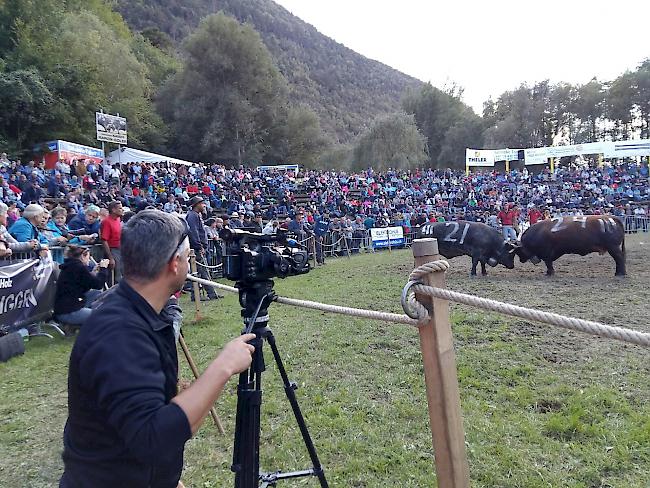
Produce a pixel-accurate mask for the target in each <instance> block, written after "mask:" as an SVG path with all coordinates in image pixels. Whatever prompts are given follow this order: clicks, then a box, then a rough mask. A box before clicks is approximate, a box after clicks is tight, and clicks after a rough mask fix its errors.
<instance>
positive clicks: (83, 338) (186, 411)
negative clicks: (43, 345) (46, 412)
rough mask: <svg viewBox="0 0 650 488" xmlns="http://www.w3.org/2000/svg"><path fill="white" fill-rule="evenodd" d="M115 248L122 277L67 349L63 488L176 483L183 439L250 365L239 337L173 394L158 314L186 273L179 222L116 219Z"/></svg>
mask: <svg viewBox="0 0 650 488" xmlns="http://www.w3.org/2000/svg"><path fill="white" fill-rule="evenodd" d="M121 249H122V259H123V263H124V280H122V281H120V283H119V284H118V285H117V286H116V287H114V288H113V289H112V290H110V291H109V292H107V293H106V294H105V295H104V296H103V297H102V299H101V300H99V301H98V302H95V303H96V305H95V308H94V310H93V312H92V315H91V316H90V317H89V319H88V320H87V321H86V323H85V325H84V327H82V328H81V332H80V333H79V336H78V339H77V342H76V344H75V345H74V348H73V350H72V353H71V355H70V370H69V378H68V421H67V423H66V427H65V432H64V436H63V438H64V450H63V461H64V464H65V471H64V473H63V477H62V478H61V483H60V486H61V487H63V488H72V487H74V488H85V487H92V488H109V487H111V488H112V487H116V486H118V487H124V488H126V487H150V488H176V487H177V486H182V485H179V480H180V476H181V471H182V469H183V450H184V445H185V442H187V440H188V439H189V438H190V437H191V436H192V435H193V434H195V433H196V431H197V430H198V428H199V426H200V425H201V423H202V421H203V419H204V417H205V416H206V414H207V413H208V411H209V409H210V407H211V406H212V405H213V404H214V402H215V400H216V399H217V398H218V397H219V395H220V393H221V391H222V390H223V388H224V385H225V384H226V382H227V381H228V379H229V378H230V377H231V376H232V375H233V374H235V373H238V372H240V371H243V370H244V369H246V368H248V366H249V365H250V363H251V354H252V352H253V350H254V348H253V346H251V345H249V344H247V343H246V341H248V340H251V339H253V338H254V337H255V336H254V334H246V335H243V336H240V337H238V338H236V339H234V340H233V341H231V342H230V343H228V344H227V345H226V346H225V347H224V349H223V351H222V352H221V354H219V356H218V357H217V358H216V359H215V360H214V361H213V362H212V363H211V364H210V365H209V366H208V368H207V369H206V371H205V372H204V373H203V375H202V376H201V377H200V378H199V379H198V380H196V382H195V383H194V384H193V385H192V386H190V387H189V388H188V389H187V390H184V391H183V392H182V393H180V394H177V393H176V391H177V389H176V385H177V381H178V358H177V355H176V345H175V337H174V329H173V321H172V319H170V318H169V317H168V316H167V315H165V314H161V311H162V310H163V308H164V307H165V305H166V304H167V302H168V300H169V297H170V295H172V294H173V293H175V292H177V291H178V290H180V289H181V287H182V286H183V283H185V280H186V277H187V271H188V256H189V252H190V246H189V239H188V229H187V227H186V226H185V225H184V223H183V221H182V220H181V219H180V218H178V217H176V216H174V215H172V214H167V213H164V212H161V211H159V210H144V211H142V212H140V213H138V214H137V215H135V216H134V217H133V218H131V219H130V220H129V222H128V223H127V224H125V226H124V228H123V232H122V240H121Z"/></svg>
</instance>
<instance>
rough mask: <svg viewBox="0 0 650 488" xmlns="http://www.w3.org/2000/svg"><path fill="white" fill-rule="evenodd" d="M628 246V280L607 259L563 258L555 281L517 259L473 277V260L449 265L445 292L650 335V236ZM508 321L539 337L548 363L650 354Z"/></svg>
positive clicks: (630, 240) (628, 238) (632, 238)
mask: <svg viewBox="0 0 650 488" xmlns="http://www.w3.org/2000/svg"><path fill="white" fill-rule="evenodd" d="M625 244H626V252H627V276H626V277H624V278H620V277H615V276H614V269H615V264H614V260H613V259H612V258H611V257H610V256H609V255H608V254H605V255H599V254H597V253H593V254H590V255H588V256H577V255H566V256H563V257H561V258H560V259H559V260H557V261H556V262H555V271H556V274H555V276H553V277H548V276H546V274H545V272H546V266H544V264H543V263H540V264H539V265H536V266H535V265H533V264H531V263H525V264H522V263H519V262H518V259H516V267H515V269H513V270H508V269H506V268H504V267H503V266H498V267H496V268H489V267H488V276H485V277H483V276H478V277H470V275H469V270H470V265H471V260H470V258H469V257H467V256H462V257H458V258H453V259H451V260H450V264H451V269H450V270H449V271H448V272H447V286H448V287H449V288H450V289H453V290H456V291H462V292H466V293H471V294H475V295H478V296H483V297H486V298H492V299H495V300H500V301H505V302H510V303H514V304H516V305H521V306H525V307H530V308H537V309H541V310H544V311H549V312H556V313H559V314H563V315H568V316H572V317H578V318H582V319H587V320H595V321H598V322H601V323H604V324H607V325H613V326H619V327H628V328H632V329H636V330H639V331H643V332H650V320H649V315H650V314H649V313H648V312H649V311H650V234H639V235H628V236H626V241H625ZM405 271H406V268H405ZM479 273H480V268H479ZM452 310H460V311H465V312H470V313H477V309H474V308H471V307H466V306H464V305H453V307H452ZM510 320H511V321H512V322H513V323H514V324H516V327H513V331H516V333H519V334H522V335H527V336H533V337H536V339H537V340H536V342H537V343H538V344H539V345H540V347H543V349H544V351H543V354H544V357H546V358H547V359H548V360H549V361H552V362H559V363H565V362H573V361H582V360H584V359H585V357H588V358H590V359H592V358H594V357H604V356H607V357H609V358H611V359H613V360H614V361H615V360H616V358H617V357H620V353H621V351H624V350H627V349H630V348H633V349H635V350H636V351H634V353H635V354H637V355H638V354H648V353H649V352H650V350H648V349H642V348H640V347H637V346H631V345H626V344H623V343H620V342H618V341H613V340H610V339H607V340H605V339H600V338H594V337H592V336H587V335H584V334H581V333H577V332H572V331H567V330H564V329H560V328H557V327H554V326H547V325H537V324H531V323H527V322H526V321H524V320H522V319H517V318H512V319H510ZM649 371H650V368H649Z"/></svg>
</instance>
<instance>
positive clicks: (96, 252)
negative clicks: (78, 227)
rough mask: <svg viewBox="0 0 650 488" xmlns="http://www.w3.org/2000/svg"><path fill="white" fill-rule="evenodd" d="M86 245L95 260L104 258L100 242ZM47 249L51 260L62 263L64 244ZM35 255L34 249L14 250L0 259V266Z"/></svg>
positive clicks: (32, 257)
mask: <svg viewBox="0 0 650 488" xmlns="http://www.w3.org/2000/svg"><path fill="white" fill-rule="evenodd" d="M86 247H88V248H89V249H90V255H91V256H92V258H93V259H94V260H95V261H97V262H99V261H101V260H102V259H104V248H103V246H102V245H101V244H93V245H91V246H86ZM49 249H50V255H51V256H52V261H54V262H55V263H58V264H61V263H63V259H64V256H65V246H52V247H50V248H49ZM35 257H38V256H37V254H36V252H35V251H26V252H15V253H13V254H12V255H11V256H9V257H8V258H4V259H0V267H1V266H4V265H8V264H15V263H17V262H18V261H24V260H25V259H34V258H35Z"/></svg>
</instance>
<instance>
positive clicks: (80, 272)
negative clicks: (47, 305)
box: [54, 258, 107, 315]
mask: <svg viewBox="0 0 650 488" xmlns="http://www.w3.org/2000/svg"><path fill="white" fill-rule="evenodd" d="M59 270H60V271H61V272H60V274H59V279H58V280H57V282H56V295H55V298H54V314H55V315H59V314H65V313H72V312H76V311H77V310H81V309H82V308H83V307H84V305H85V304H86V300H85V297H84V295H85V293H86V292H87V291H88V290H92V289H95V290H101V289H102V288H103V287H104V283H105V282H106V276H107V271H106V269H105V268H102V269H101V270H100V271H99V272H98V273H97V275H93V274H92V273H91V272H90V271H88V268H87V267H86V265H84V263H82V262H81V261H80V260H79V259H76V258H66V259H65V261H63V264H61V265H60V266H59Z"/></svg>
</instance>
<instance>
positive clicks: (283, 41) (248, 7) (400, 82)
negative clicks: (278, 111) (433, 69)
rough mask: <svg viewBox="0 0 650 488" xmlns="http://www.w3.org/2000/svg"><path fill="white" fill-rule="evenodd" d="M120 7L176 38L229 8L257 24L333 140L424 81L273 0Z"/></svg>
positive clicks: (143, 25)
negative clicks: (344, 42) (348, 45)
mask: <svg viewBox="0 0 650 488" xmlns="http://www.w3.org/2000/svg"><path fill="white" fill-rule="evenodd" d="M116 3H117V9H118V10H119V12H120V13H121V14H122V15H123V17H124V19H125V20H126V22H127V23H128V24H129V25H130V26H131V27H132V28H133V29H134V30H138V31H142V30H145V29H146V30H148V31H150V30H153V29H159V30H161V31H163V32H165V33H167V34H168V35H169V36H170V37H171V38H172V39H173V41H174V42H175V43H176V44H180V42H181V41H182V40H183V39H184V38H185V37H186V36H187V35H188V34H190V33H191V32H192V31H193V30H194V29H195V28H196V27H197V26H198V24H199V22H200V20H201V19H202V18H203V17H204V16H206V15H208V14H210V13H214V12H217V11H220V10H221V11H223V12H224V13H226V14H227V15H229V16H232V17H234V18H236V19H237V20H239V21H240V22H246V23H249V24H250V25H252V26H253V27H254V28H255V30H257V31H258V32H259V34H260V36H261V38H262V40H263V42H264V44H265V45H266V47H267V48H268V49H269V51H270V52H271V55H272V56H273V58H274V60H275V62H276V64H277V66H278V68H279V69H280V72H281V73H282V74H283V75H284V76H285V78H286V79H287V81H288V83H289V90H290V93H289V99H290V100H291V102H292V103H294V104H304V105H307V106H308V107H310V108H311V109H312V110H314V111H315V112H316V113H317V114H318V116H319V117H320V123H321V127H322V128H323V130H324V131H325V132H326V133H327V135H328V136H330V137H331V138H332V139H333V140H334V141H338V142H350V141H351V140H353V139H354V137H355V136H357V135H358V134H360V133H361V132H363V130H364V129H366V128H368V127H370V126H371V125H372V122H373V120H374V119H375V118H376V117H377V116H378V115H386V114H389V113H392V112H396V111H399V110H400V100H401V98H402V96H403V95H404V92H405V91H406V90H407V89H409V88H418V87H419V86H421V85H422V83H421V82H419V81H418V80H416V79H415V78H412V77H410V76H407V75H405V74H403V73H400V72H399V71H397V70H395V69H393V68H390V67H388V66H386V65H384V64H382V63H379V62H377V61H373V60H371V59H368V58H366V57H364V56H362V55H360V54H358V53H356V52H354V51H352V50H351V49H348V48H346V47H345V46H343V45H342V44H339V43H337V42H335V41H334V40H332V39H330V38H329V37H327V36H325V35H323V34H321V33H319V32H318V31H317V30H316V29H315V28H314V27H313V26H311V25H310V24H307V23H306V22H303V21H302V20H300V19H299V18H298V17H296V16H294V15H292V14H291V13H290V12H288V11H287V10H286V9H284V8H283V7H281V6H280V5H278V4H276V3H274V2H273V1H271V0H255V1H242V0H182V1H181V0H146V1H145V0H136V1H134V0H117V2H116Z"/></svg>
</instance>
